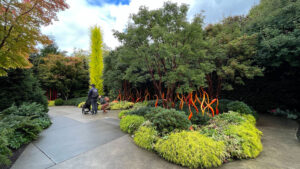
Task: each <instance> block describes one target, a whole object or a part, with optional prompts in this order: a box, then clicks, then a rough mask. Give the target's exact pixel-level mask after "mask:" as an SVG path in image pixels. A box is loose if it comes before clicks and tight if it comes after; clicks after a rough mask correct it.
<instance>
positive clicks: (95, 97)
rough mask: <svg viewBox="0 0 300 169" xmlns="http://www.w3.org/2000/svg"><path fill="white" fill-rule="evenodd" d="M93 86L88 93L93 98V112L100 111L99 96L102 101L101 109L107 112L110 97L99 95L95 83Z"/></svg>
mask: <svg viewBox="0 0 300 169" xmlns="http://www.w3.org/2000/svg"><path fill="white" fill-rule="evenodd" d="M91 86H92V88H91V89H90V91H89V93H88V98H89V99H90V100H91V104H92V114H97V111H98V104H97V101H98V98H99V99H100V103H101V105H102V106H101V110H103V113H106V112H107V111H106V108H107V107H108V102H109V98H108V97H104V98H103V97H102V96H99V94H98V90H97V89H96V88H95V85H94V84H92V85H91Z"/></svg>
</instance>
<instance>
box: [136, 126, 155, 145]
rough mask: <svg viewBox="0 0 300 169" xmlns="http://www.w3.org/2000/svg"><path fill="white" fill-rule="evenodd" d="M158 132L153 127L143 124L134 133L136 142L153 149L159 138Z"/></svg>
mask: <svg viewBox="0 0 300 169" xmlns="http://www.w3.org/2000/svg"><path fill="white" fill-rule="evenodd" d="M157 135H158V132H157V131H156V130H155V129H154V128H153V127H147V126H141V127H140V128H139V129H138V130H137V131H136V132H135V135H134V139H133V140H134V142H135V144H136V145H138V146H140V147H142V148H144V149H147V150H152V149H153V147H154V143H155V142H156V140H157V139H158V137H157Z"/></svg>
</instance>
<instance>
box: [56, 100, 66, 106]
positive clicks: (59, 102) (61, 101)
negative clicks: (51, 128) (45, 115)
mask: <svg viewBox="0 0 300 169" xmlns="http://www.w3.org/2000/svg"><path fill="white" fill-rule="evenodd" d="M54 103H55V106H61V105H63V104H64V100H63V99H56V100H55V101H54Z"/></svg>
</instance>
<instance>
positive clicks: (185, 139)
mask: <svg viewBox="0 0 300 169" xmlns="http://www.w3.org/2000/svg"><path fill="white" fill-rule="evenodd" d="M155 150H156V151H157V152H158V153H159V154H160V155H161V156H162V157H163V158H165V159H166V160H168V161H171V162H174V163H176V164H180V165H182V166H184V167H189V168H199V167H200V168H208V167H218V166H220V165H221V164H222V163H223V160H224V159H225V154H226V151H225V145H224V143H223V142H220V141H214V140H213V139H212V138H209V137H206V136H204V135H202V134H200V133H199V132H197V131H192V132H189V131H182V132H180V133H172V134H170V135H169V136H168V138H167V139H166V140H164V139H160V140H158V142H157V143H156V145H155Z"/></svg>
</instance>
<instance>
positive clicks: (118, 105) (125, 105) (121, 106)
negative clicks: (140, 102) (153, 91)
mask: <svg viewBox="0 0 300 169" xmlns="http://www.w3.org/2000/svg"><path fill="white" fill-rule="evenodd" d="M133 105H134V103H132V102H128V101H119V102H115V103H110V109H111V110H126V109H129V108H132V106H133Z"/></svg>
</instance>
